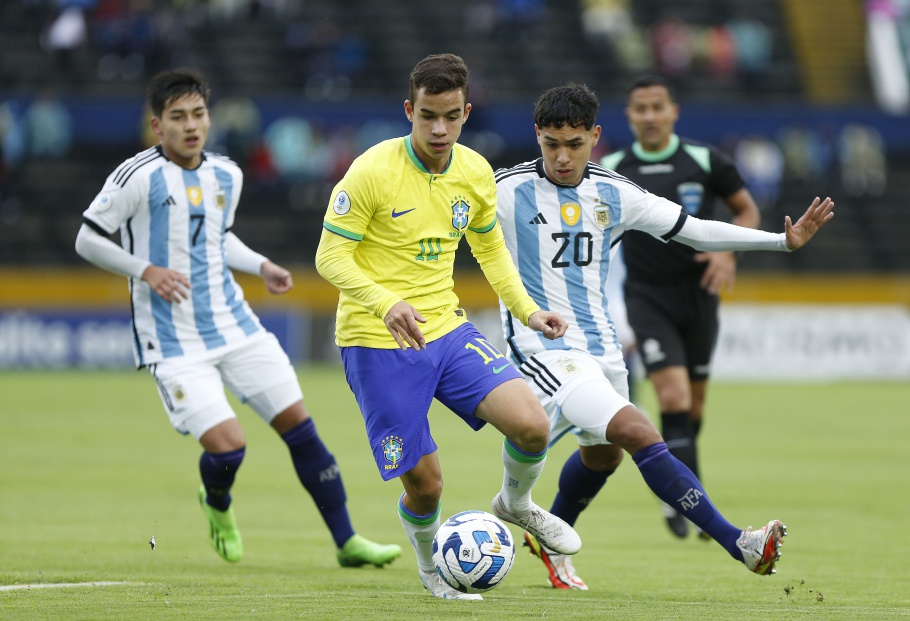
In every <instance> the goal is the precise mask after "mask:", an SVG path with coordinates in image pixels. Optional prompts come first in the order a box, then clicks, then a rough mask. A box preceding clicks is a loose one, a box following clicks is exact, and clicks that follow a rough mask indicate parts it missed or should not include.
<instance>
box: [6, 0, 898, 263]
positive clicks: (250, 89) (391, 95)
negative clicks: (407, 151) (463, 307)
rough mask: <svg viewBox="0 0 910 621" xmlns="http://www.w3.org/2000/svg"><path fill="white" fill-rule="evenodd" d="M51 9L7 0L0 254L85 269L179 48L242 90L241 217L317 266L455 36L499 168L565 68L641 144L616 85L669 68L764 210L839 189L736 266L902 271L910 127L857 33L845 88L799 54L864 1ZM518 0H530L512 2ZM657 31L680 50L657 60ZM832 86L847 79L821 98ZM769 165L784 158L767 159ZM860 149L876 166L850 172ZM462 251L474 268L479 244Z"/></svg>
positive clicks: (478, 131) (694, 128)
mask: <svg viewBox="0 0 910 621" xmlns="http://www.w3.org/2000/svg"><path fill="white" fill-rule="evenodd" d="M60 5H62V6H63V7H66V6H70V7H79V8H80V10H82V15H83V17H84V19H85V27H86V29H85V37H84V39H83V40H82V41H81V42H80V39H79V36H78V35H79V28H78V27H76V28H72V27H71V26H70V28H71V30H70V32H75V36H74V37H71V40H75V43H74V44H72V47H70V48H66V49H61V48H59V47H58V48H53V47H52V46H50V45H49V43H48V41H49V36H48V35H49V32H50V29H51V27H52V26H53V24H54V23H55V21H56V20H58V18H59V17H60V15H61V6H60ZM60 5H58V3H57V2H49V1H44V0H9V1H7V2H3V3H0V93H2V95H0V139H2V144H3V149H2V150H0V265H3V264H5V265H24V264H29V265H55V264H75V263H77V257H76V256H75V253H74V252H73V250H72V242H73V238H74V235H75V231H76V230H77V228H78V225H79V221H80V216H81V212H82V210H83V209H84V207H85V206H86V205H87V204H88V203H89V202H90V201H91V199H92V198H93V196H94V194H95V192H97V190H98V189H99V188H100V186H101V183H102V182H103V179H104V178H105V176H106V175H107V174H108V173H109V172H110V171H111V170H112V169H113V167H114V166H116V165H117V164H118V163H119V162H120V161H122V159H123V158H124V157H126V156H128V155H129V154H130V153H133V152H136V151H138V150H140V149H141V148H142V147H143V144H144V142H143V140H144V137H143V135H142V131H141V127H140V126H141V123H142V115H141V99H142V88H143V84H144V81H145V80H146V78H147V77H148V76H149V74H150V73H152V72H154V71H156V70H157V69H159V68H161V67H164V66H180V65H187V64H189V65H195V66H198V67H199V68H200V69H202V70H203V71H204V72H205V73H206V75H207V76H208V77H209V78H210V80H211V82H212V86H213V88H214V91H215V94H216V98H215V100H214V101H213V104H214V105H216V106H217V105H218V103H219V100H221V99H227V98H233V99H235V100H236V101H237V102H242V103H238V104H237V106H235V111H234V113H235V114H240V113H238V112H237V110H238V109H240V107H244V106H245V107H246V113H244V114H247V116H246V117H245V118H246V120H245V121H242V122H243V123H248V126H246V128H245V129H243V131H241V130H240V129H238V133H234V134H223V135H218V136H216V137H215V139H216V142H215V143H214V144H212V146H213V148H218V149H219V150H222V151H224V152H227V153H228V154H229V155H230V156H231V157H233V158H234V159H236V160H237V161H238V162H239V163H241V165H243V166H244V168H245V169H246V171H247V187H246V188H245V190H244V200H245V206H244V208H243V210H242V211H241V214H240V218H239V219H238V223H237V227H238V231H239V232H242V236H243V237H244V239H245V240H247V241H248V242H249V243H250V245H251V246H253V247H255V248H257V249H260V250H262V251H264V252H265V253H267V254H269V255H270V256H272V257H273V258H275V259H276V260H278V261H282V262H286V263H289V264H309V263H310V262H311V259H312V253H313V252H314V248H315V245H316V240H317V238H318V235H319V231H320V224H321V217H322V212H323V210H324V209H325V201H326V199H327V196H328V194H329V190H330V188H331V186H332V184H333V183H334V182H335V181H336V180H337V177H338V175H339V174H340V172H339V171H343V170H344V169H345V168H346V165H347V163H348V162H349V161H350V159H351V158H352V157H354V156H355V155H356V153H358V152H359V151H361V150H363V149H364V148H366V147H367V146H369V145H370V144H373V143H375V142H377V141H378V140H380V139H382V138H385V137H389V136H392V135H400V134H402V133H404V132H406V131H407V129H406V127H405V126H403V125H402V123H401V121H402V119H401V118H400V117H401V116H402V115H401V112H400V110H401V100H402V99H403V95H404V93H405V90H406V88H407V75H408V72H409V70H410V68H411V67H412V66H413V64H414V61H415V59H417V58H419V57H421V56H423V55H425V54H427V53H431V52H436V51H440V50H451V51H455V52H458V53H460V54H462V55H463V56H464V57H465V59H466V60H467V62H468V64H469V66H470V67H471V68H472V71H473V74H474V82H473V89H474V90H473V93H472V100H473V101H474V102H475V104H477V107H476V108H475V113H474V114H473V115H472V119H471V122H470V124H469V126H468V127H467V128H466V135H465V140H466V142H467V143H468V144H470V145H472V146H474V147H475V148H477V149H478V150H481V151H482V152H484V153H485V154H486V155H487V156H488V158H489V159H490V160H491V162H492V163H493V165H494V166H502V165H510V164H514V163H515V162H516V161H520V160H522V159H528V158H531V157H533V156H534V144H533V134H532V133H531V128H530V110H531V106H532V104H533V101H534V99H535V97H536V96H537V94H538V93H539V92H540V91H541V90H542V89H544V88H547V87H549V86H552V85H554V84H558V83H561V82H564V81H566V80H567V79H572V80H575V81H582V82H586V83H588V84H589V85H591V86H592V87H593V88H594V89H595V90H596V91H597V92H598V94H599V96H600V98H601V103H602V119H601V123H602V124H603V125H604V141H605V143H608V144H609V145H611V146H620V145H623V144H626V143H628V141H629V140H630V136H629V134H628V130H627V128H626V127H625V122H624V120H623V119H622V117H621V112H622V100H623V90H624V88H625V85H626V83H627V82H628V80H629V79H630V78H631V77H632V76H634V75H636V74H638V73H639V72H641V71H644V70H647V71H654V70H659V69H660V70H663V71H664V72H665V73H667V75H668V77H670V78H671V79H672V80H673V82H674V84H675V86H676V87H677V89H678V94H679V98H680V101H681V103H682V105H683V107H684V122H683V124H681V128H680V129H681V131H685V132H686V133H687V135H691V136H694V137H700V138H702V139H704V140H706V141H709V142H715V143H717V144H720V145H721V146H722V147H724V148H725V149H727V150H728V151H729V152H730V153H731V154H735V153H737V152H741V153H743V154H744V155H743V157H749V156H750V155H751V156H752V157H753V158H754V163H755V165H756V175H758V176H757V177H756V183H764V184H766V186H767V187H766V188H764V190H763V191H766V192H767V206H766V208H765V223H766V226H768V227H769V228H773V227H777V228H780V226H781V224H780V223H781V222H782V220H783V215H784V214H785V213H796V212H797V211H798V210H800V209H802V207H803V206H804V204H805V203H807V202H808V200H809V199H811V197H812V196H814V195H815V194H822V195H824V194H826V193H828V194H831V195H832V196H834V197H836V198H837V199H838V207H839V216H838V222H840V223H841V224H840V225H838V226H834V227H831V228H830V230H829V231H828V234H827V235H825V236H824V237H823V238H820V239H819V240H818V243H817V244H816V245H815V250H814V251H813V252H811V253H804V254H800V255H797V256H794V257H787V258H786V259H783V258H782V257H780V256H777V255H774V254H771V253H767V254H753V255H750V256H749V257H747V258H746V259H745V260H744V261H743V267H744V269H746V270H779V271H792V270H830V269H849V270H855V271H862V270H878V271H898V270H907V269H908V268H910V248H908V247H907V245H906V243H905V242H904V240H903V239H902V236H901V235H900V231H902V230H903V231H905V230H908V228H910V210H908V209H906V204H907V202H908V200H907V199H908V198H910V196H908V190H906V188H907V187H908V185H907V183H905V182H906V181H910V127H908V124H907V122H906V119H903V118H894V117H888V116H886V115H884V114H882V113H879V112H878V111H877V110H876V109H875V105H874V98H873V94H872V91H871V88H870V86H869V80H868V77H867V76H866V75H865V71H864V70H863V67H864V62H865V61H864V58H863V56H862V54H863V52H862V46H858V45H849V46H847V45H844V46H841V47H842V48H843V49H839V50H838V53H839V54H841V56H839V57H838V58H839V61H838V62H839V66H841V67H850V71H849V72H847V73H846V74H844V75H845V76H846V77H844V80H846V81H847V84H846V85H844V84H841V85H839V86H838V85H835V86H836V87H832V86H830V81H831V79H832V78H833V77H836V75H835V74H834V73H833V72H832V71H831V69H830V64H828V65H825V64H821V65H820V64H819V63H818V60H817V59H815V60H813V59H807V58H806V57H805V53H804V48H805V45H806V39H805V36H806V35H805V32H804V25H805V24H807V23H812V20H813V19H816V20H819V23H822V22H821V20H822V19H823V17H820V16H821V15H822V14H823V13H824V11H825V10H826V9H825V7H828V12H829V13H830V12H831V11H833V9H832V7H834V6H835V5H836V8H837V11H835V13H836V15H839V16H844V15H849V14H850V13H849V11H850V10H851V9H852V10H854V11H857V12H858V13H857V14H859V15H860V17H861V14H862V9H861V7H862V4H861V3H860V2H859V0H837V1H836V2H834V3H833V4H832V3H829V2H816V1H815V0H812V1H811V2H810V1H803V0H782V1H781V2H754V1H752V0H690V1H688V2H684V3H680V2H669V1H663V0H635V1H634V2H632V1H628V0H578V1H577V2H556V1H553V0H550V1H546V2H544V1H542V0H541V1H525V2H520V3H515V2H510V1H508V0H466V1H465V2H463V3H447V2H436V3H429V4H427V3H424V4H421V5H420V9H419V10H415V5H414V3H413V2H409V1H406V0H389V1H387V2H383V3H375V2H371V1H369V0H350V1H349V2H345V3H338V2H332V1H331V0H307V2H305V3H304V2H297V1H294V0H286V1H284V2H255V1H253V2H244V1H241V0H236V1H231V2H227V1H225V0H220V1H217V0H212V1H210V2H208V3H201V2H194V1H192V0H182V1H181V2H165V1H162V0H158V1H153V0H132V1H130V2H115V1H113V0H80V1H75V0H73V1H71V2H69V3H60ZM518 5H520V6H522V7H525V8H524V11H525V13H515V10H514V9H515V7H516V6H518ZM797 5H798V6H797ZM567 6H568V7H571V8H570V9H567ZM529 7H530V8H529ZM841 21H843V19H842V18H841ZM860 21H861V20H860ZM69 23H70V25H71V24H72V23H76V22H69ZM842 28H843V29H842V30H841V31H839V32H842V33H844V37H848V36H849V37H852V38H853V39H856V38H858V37H861V36H862V32H861V31H862V27H861V25H859V26H858V25H857V24H852V25H851V27H849V28H848V26H847V25H843V24H842ZM662 46H664V47H667V49H669V50H673V53H667V54H665V61H660V60H659V58H660V53H661V50H662V49H663V48H662ZM664 51H666V50H664ZM655 59H658V60H655ZM680 59H682V60H683V61H685V62H683V61H681V60H680ZM667 63H669V64H667ZM815 72H821V74H822V75H821V76H820V77H819V76H817V75H816V74H815ZM818 84H821V85H822V87H818V86H817V85H818ZM826 85H827V86H826ZM818 88H822V94H821V95H819V94H818V92H819V91H818V90H817V89H818ZM824 88H828V89H829V91H828V92H834V93H835V95H834V96H832V97H827V98H826V97H825V95H824V92H825V91H824ZM838 88H839V89H840V90H837V89H838ZM832 89H833V90H832ZM36 101H45V102H50V103H51V104H58V105H59V107H61V108H62V120H61V119H58V120H60V123H59V125H60V127H62V128H66V127H69V131H70V132H71V135H70V136H69V142H68V143H67V144H69V146H68V147H66V148H64V149H63V150H62V152H54V151H53V149H51V150H48V149H44V150H43V151H40V152H35V151H34V150H33V148H32V147H33V142H34V140H33V139H34V135H33V134H30V131H31V130H30V129H29V122H28V119H29V118H30V117H29V114H30V109H31V108H32V107H33V106H34V104H35V102H36ZM808 101H812V102H813V103H812V104H809V103H807V102H808ZM819 101H821V102H831V101H835V102H837V103H839V104H840V105H841V106H848V107H844V108H837V107H831V106H824V105H820V104H818V103H817V102H819ZM49 107H50V108H51V109H53V108H54V106H53V105H51V106H49ZM213 113H214V108H213ZM232 118H235V117H232ZM279 122H282V123H284V124H282V125H278V123H279ZM67 123H69V125H67ZM238 123H241V121H238ZM222 125H223V124H222V123H219V127H218V129H223V127H222ZM47 127H48V126H47V124H46V123H45V124H41V125H40V126H39V129H41V130H42V131H46V130H47ZM270 129H271V130H272V131H271V133H270ZM243 132H246V133H243ZM288 132H296V133H295V134H293V136H301V137H302V138H300V139H299V140H295V141H292V140H290V139H289V138H288V136H291V135H292V134H290V133H288ZM276 136H277V138H276ZM17 137H18V139H17ZM281 137H284V138H285V139H284V141H282V140H280V139H279V138H281ZM65 138H66V136H62V137H61V136H56V137H55V140H57V141H58V142H59V141H61V140H64V139H65ZM747 140H751V141H752V142H750V143H749V144H747V145H744V143H745V142H746V141H747ZM288 143H293V144H292V145H291V146H299V147H301V148H302V149H303V150H302V151H300V152H301V153H303V154H304V155H303V156H301V157H302V158H306V159H307V163H308V165H307V166H303V167H301V168H300V169H299V170H290V169H287V168H282V167H281V166H280V165H279V164H281V163H282V162H284V161H286V158H288V157H292V156H293V153H290V154H288V153H285V152H282V151H280V149H282V148H284V149H287V148H288ZM51 144H56V143H53V142H52V143H51ZM851 145H862V146H863V149H865V150H862V149H859V148H851ZM746 146H748V147H750V149H746V148H745V147H746ZM759 148H763V149H764V150H760V149H759ZM775 154H776V155H775ZM762 157H764V158H770V159H762ZM282 158H285V159H282ZM851 158H852V159H851ZM769 161H770V162H771V164H774V162H777V163H776V164H774V166H770V168H771V170H770V171H769V170H768V169H769V167H768V166H767V165H766V166H765V168H764V169H762V164H763V163H767V162H769ZM851 161H853V162H866V163H869V162H872V164H871V165H866V164H864V165H863V167H862V170H861V171H859V172H858V173H856V174H853V175H852V176H851V170H852V171H854V172H855V171H856V170H857V168H856V167H855V166H854V167H852V168H851V166H850V165H849V162H851ZM310 162H316V165H315V166H314V165H312V164H310ZM876 162H879V164H877V165H876V164H875V163H876ZM775 166H776V167H777V170H778V173H777V176H776V177H775V173H774V167H775ZM762 174H764V175H765V177H761V175H762ZM465 257H467V258H465ZM462 260H465V261H467V262H468V263H470V262H471V259H470V257H469V256H467V253H465V255H464V257H462Z"/></svg>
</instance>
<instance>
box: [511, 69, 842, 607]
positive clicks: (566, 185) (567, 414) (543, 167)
mask: <svg viewBox="0 0 910 621" xmlns="http://www.w3.org/2000/svg"><path fill="white" fill-rule="evenodd" d="M597 112H598V102H597V98H596V96H595V95H594V93H593V92H591V91H590V90H589V89H588V88H587V87H586V86H581V85H577V84H568V85H565V86H560V87H556V88H553V89H550V90H548V91H546V92H545V93H544V94H543V95H542V96H541V98H540V99H539V100H538V102H537V105H536V109H535V112H534V122H535V128H536V132H537V141H538V143H539V144H540V149H541V154H542V157H540V158H538V159H536V160H534V161H531V162H526V163H524V164H519V165H518V166H515V167H513V168H508V169H503V170H499V171H497V172H496V182H497V190H498V207H497V212H498V216H499V221H500V223H501V226H502V229H503V234H504V236H505V239H506V245H507V246H508V249H509V252H510V253H511V255H512V257H513V260H514V262H515V266H516V268H517V269H518V272H519V274H520V275H521V279H522V281H523V282H524V283H525V285H526V287H527V288H528V292H529V293H530V295H531V297H532V298H533V299H534V301H535V302H536V303H537V304H538V305H539V306H541V307H542V308H549V309H551V310H554V311H558V312H559V313H560V314H561V315H563V316H564V317H565V318H566V321H568V323H569V328H568V330H567V331H566V333H565V335H563V336H562V337H561V338H558V339H554V340H551V341H545V340H543V339H541V338H540V337H539V336H538V335H537V334H535V333H534V332H533V331H531V330H528V329H527V328H526V327H525V326H523V325H521V323H520V322H518V321H515V319H516V318H515V315H514V313H513V312H512V310H511V309H509V308H508V306H507V305H502V306H501V314H502V319H503V327H504V331H505V336H506V340H507V343H508V346H509V357H510V359H511V360H512V361H513V363H514V364H515V365H516V366H517V367H518V368H519V370H520V371H521V372H522V373H523V374H524V376H525V379H526V381H527V383H528V385H529V386H530V387H531V388H532V389H533V390H534V392H535V393H536V394H537V396H538V398H539V399H540V400H541V402H542V403H543V406H544V408H545V409H546V411H547V414H548V416H549V419H550V443H551V444H553V443H554V442H556V441H557V440H559V438H561V437H562V436H563V435H565V434H567V433H570V432H571V433H574V434H575V435H576V438H577V441H578V444H579V449H578V451H576V452H575V453H573V454H572V455H571V456H570V457H569V459H568V460H567V461H566V463H565V464H564V466H563V469H562V473H561V475H560V478H559V490H558V493H557V495H556V499H555V501H554V503H553V507H552V508H551V512H552V513H553V514H554V515H557V516H559V517H561V518H563V519H564V520H565V521H566V522H567V523H569V524H574V523H575V521H576V520H577V519H578V517H579V514H580V513H581V511H582V510H584V508H585V507H586V506H587V505H588V503H589V502H590V501H591V500H592V499H593V498H594V497H595V496H596V495H597V493H598V491H599V490H600V489H601V488H602V487H603V485H604V483H605V482H606V480H607V477H608V476H609V475H610V474H611V473H612V472H613V471H614V470H615V469H616V468H617V466H618V465H619V464H620V462H621V460H622V449H624V450H626V451H628V452H629V454H630V455H632V460H633V461H634V462H635V464H636V465H637V466H638V469H639V471H640V472H641V475H642V477H643V478H644V480H645V483H646V484H647V485H648V486H649V487H650V488H651V490H653V491H654V493H655V494H656V495H657V496H658V497H659V498H660V499H662V500H663V501H664V502H666V503H667V504H669V505H670V506H672V507H674V508H675V509H676V510H677V511H679V512H680V513H681V514H682V515H684V516H685V517H686V518H687V519H689V520H691V521H692V522H693V523H695V524H697V525H698V526H699V527H700V528H702V529H703V530H704V531H705V532H706V533H708V535H710V536H711V537H712V538H713V539H714V540H715V541H717V542H718V543H720V544H721V545H722V546H723V547H724V548H725V549H726V550H727V552H728V553H729V554H730V556H732V557H733V558H734V559H736V560H737V561H740V562H742V563H744V564H745V566H746V567H747V568H748V569H749V570H751V571H753V572H755V573H758V574H763V575H764V574H770V573H773V572H774V565H775V563H776V561H777V558H778V557H779V551H778V548H779V547H780V544H781V539H782V537H783V536H784V535H786V528H785V527H784V525H783V524H781V522H780V521H778V520H772V521H770V522H768V523H767V524H766V525H765V526H763V527H762V528H761V529H759V530H752V529H751V527H750V528H747V529H745V530H743V529H740V528H737V527H736V526H733V525H732V524H730V523H729V522H728V521H727V520H726V519H724V517H723V516H722V515H721V514H720V512H719V511H718V510H717V509H716V508H715V507H714V505H713V504H712V502H711V500H710V499H709V498H708V496H707V494H706V492H705V490H704V488H703V487H702V485H701V483H700V482H699V480H698V477H696V476H695V475H694V474H693V473H692V471H691V470H690V469H689V468H687V467H686V466H685V464H683V463H682V462H681V461H680V460H678V459H677V458H676V457H674V456H673V455H672V454H671V453H670V452H669V451H668V450H667V445H666V443H665V442H664V439H663V438H662V437H661V435H660V433H658V431H657V429H656V428H655V427H654V425H653V424H652V423H651V421H650V420H649V419H648V417H647V416H646V415H645V414H644V413H642V412H641V411H640V410H638V409H637V408H636V407H635V406H633V405H632V404H631V402H630V401H629V399H628V382H627V371H626V368H625V365H624V364H623V358H622V351H621V347H620V345H619V341H618V338H617V335H616V330H615V327H614V323H613V320H612V318H611V316H610V311H609V306H608V300H607V286H608V285H607V281H608V277H607V276H608V273H609V270H610V267H611V261H612V258H611V253H610V249H611V248H612V247H613V246H614V245H615V244H616V243H617V242H618V241H619V239H620V237H621V236H622V235H623V234H624V233H625V232H627V231H632V230H637V231H642V232H645V233H647V234H650V235H652V236H654V237H655V238H656V239H659V240H662V241H663V242H664V243H666V242H667V241H669V240H671V239H676V240H678V241H680V242H682V243H685V244H687V245H689V246H692V247H695V248H699V249H701V250H704V251H721V250H727V251H729V250H777V251H791V250H796V249H797V248H800V247H802V246H803V245H804V244H806V242H808V241H809V240H810V239H811V238H812V236H813V235H814V234H815V233H816V231H818V229H819V228H820V227H821V226H822V225H823V224H825V223H826V222H827V221H828V220H830V219H831V218H832V217H833V215H834V214H833V212H832V209H833V207H834V204H833V203H832V202H831V200H830V199H825V200H824V201H820V200H819V199H818V198H816V199H815V200H814V201H813V202H812V205H811V206H810V207H809V209H808V210H807V211H806V213H805V215H803V217H801V218H800V219H799V221H798V222H797V223H796V224H792V223H791V222H790V218H789V217H787V219H786V222H785V225H786V232H785V233H780V234H772V233H767V232H764V231H756V230H753V229H749V228H743V227H738V226H735V225H731V224H726V223H723V222H712V221H703V220H700V219H697V218H694V217H692V216H690V215H689V214H688V213H687V212H686V211H685V209H683V208H681V207H680V206H679V205H677V204H675V203H672V202H670V201H669V200H666V199H664V198H660V197H658V196H656V195H654V194H650V193H648V192H646V191H645V190H643V189H641V188H640V187H639V186H637V185H636V184H634V183H632V182H631V181H629V180H628V179H626V178H625V177H622V176H620V175H618V174H616V173H615V172H612V171H610V170H607V169H605V168H602V167H601V166H598V165H596V164H593V163H591V162H589V161H588V160H589V158H590V156H591V149H592V148H593V147H594V145H596V144H597V141H598V139H599V137H600V132H601V128H600V126H599V125H597V124H596V118H597ZM630 313H631V310H630ZM525 540H526V542H527V543H528V544H529V545H530V546H531V551H532V553H534V554H535V555H536V556H538V557H540V558H541V559H542V560H543V562H544V564H545V565H546V567H547V570H548V572H549V579H550V582H551V584H552V585H553V586H554V587H557V588H563V589H580V590H585V589H587V586H586V585H585V583H584V581H583V580H582V579H581V578H580V577H579V576H578V575H577V574H576V573H575V570H574V567H573V564H572V562H571V560H570V558H569V557H567V556H565V555H563V554H560V553H559V551H558V550H552V549H550V548H549V546H548V545H547V544H546V542H541V541H540V540H539V538H536V537H534V536H533V534H529V535H526V536H525Z"/></svg>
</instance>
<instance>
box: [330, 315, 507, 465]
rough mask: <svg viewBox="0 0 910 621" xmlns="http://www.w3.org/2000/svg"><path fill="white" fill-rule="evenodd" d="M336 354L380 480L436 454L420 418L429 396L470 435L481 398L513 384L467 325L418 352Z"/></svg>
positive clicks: (499, 359)
mask: <svg viewBox="0 0 910 621" xmlns="http://www.w3.org/2000/svg"><path fill="white" fill-rule="evenodd" d="M340 349H341V360H342V361H343V362H344V374H345V377H346V378H347V380H348V385H350V387H351V390H352V391H354V396H355V397H356V398H357V404H358V405H359V406H360V412H361V414H362V415H363V420H364V422H365V423H366V428H367V438H368V439H369V441H370V448H371V449H372V450H373V458H374V459H375V460H376V466H377V467H378V468H379V473H380V474H381V475H382V478H383V479H385V480H389V479H394V478H395V477H398V476H401V475H402V474H404V473H405V472H408V471H409V470H411V469H412V468H413V467H414V466H416V465H417V462H418V461H420V458H421V457H423V456H424V455H429V454H430V453H433V452H435V451H436V442H434V441H433V438H432V436H431V435H430V423H429V420H428V419H427V412H428V411H429V409H430V403H431V402H432V401H433V398H434V397H435V398H436V399H438V400H439V402H440V403H442V404H443V405H445V406H446V407H447V408H449V409H450V410H452V411H453V412H455V413H456V414H457V415H458V416H460V417H461V419H462V420H463V421H464V422H465V423H467V424H468V425H469V426H470V427H471V428H472V429H474V430H477V429H480V428H481V427H483V426H484V425H485V424H486V422H485V421H483V420H481V419H479V418H477V417H476V416H474V411H475V410H476V409H477V406H478V405H479V404H480V402H481V401H482V400H483V398H484V397H486V396H487V395H488V394H489V393H490V391H492V390H493V389H494V388H496V387H497V386H499V385H500V384H502V383H503V382H505V381H508V380H511V379H521V374H520V373H519V372H518V371H517V370H516V369H515V367H513V366H512V365H511V364H510V363H509V361H508V360H507V359H506V357H505V356H503V355H502V354H501V353H500V352H499V351H497V349H496V348H495V347H493V345H491V344H490V343H489V342H487V340H486V339H485V338H484V337H483V335H482V334H481V333H480V332H478V331H477V330H476V329H475V328H474V326H473V325H471V324H470V323H465V324H463V325H461V326H459V327H458V328H456V329H455V330H453V331H452V332H450V333H449V334H447V335H445V336H444V337H442V338H439V339H436V340H435V341H432V342H430V343H427V348H426V349H424V350H423V351H415V350H413V349H375V348H372V347H341V348H340ZM522 381H524V380H522Z"/></svg>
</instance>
